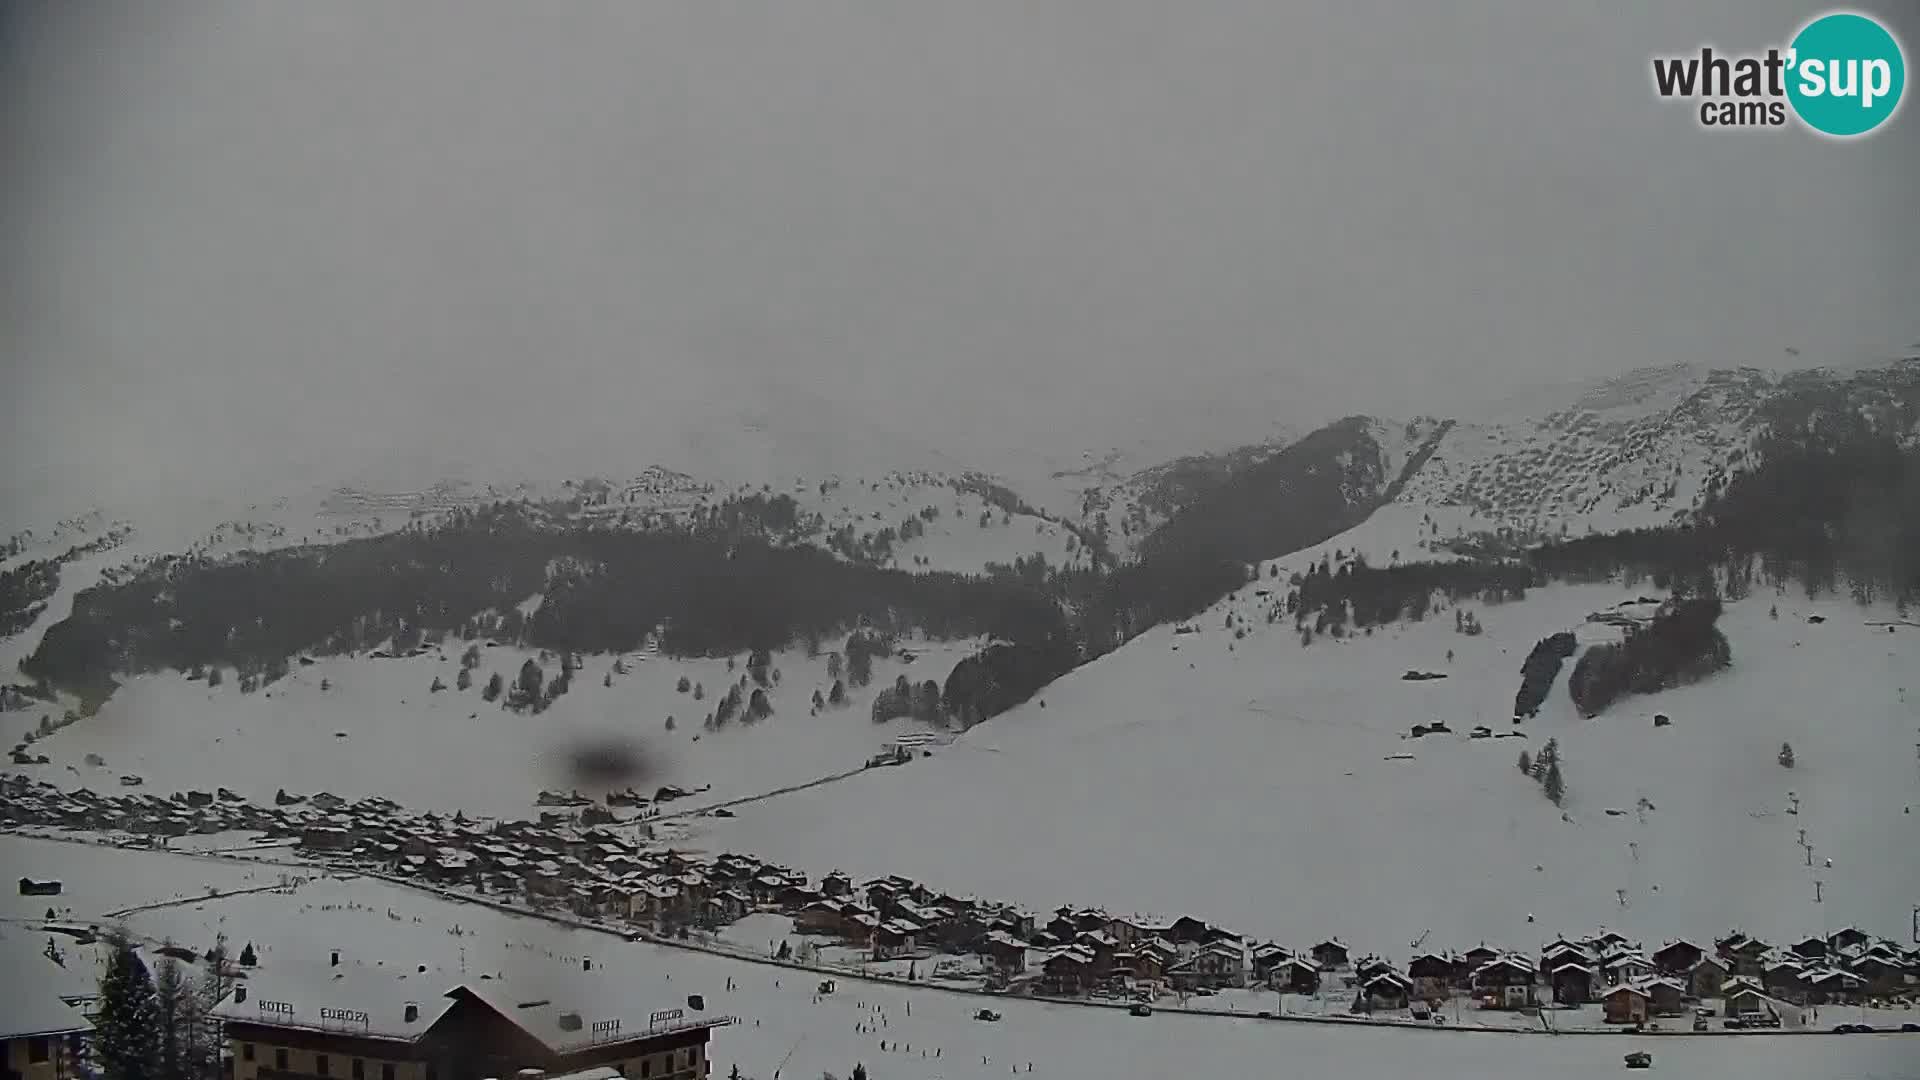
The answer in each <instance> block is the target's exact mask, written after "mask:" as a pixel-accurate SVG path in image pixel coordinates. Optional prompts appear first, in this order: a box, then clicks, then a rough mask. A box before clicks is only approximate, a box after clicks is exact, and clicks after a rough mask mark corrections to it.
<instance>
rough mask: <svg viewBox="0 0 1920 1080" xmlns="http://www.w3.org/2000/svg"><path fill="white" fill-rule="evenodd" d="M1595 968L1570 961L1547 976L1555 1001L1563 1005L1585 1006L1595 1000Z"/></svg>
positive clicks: (1576, 961)
mask: <svg viewBox="0 0 1920 1080" xmlns="http://www.w3.org/2000/svg"><path fill="white" fill-rule="evenodd" d="M1593 982H1594V978H1593V968H1591V967H1589V966H1587V965H1586V964H1583V963H1581V962H1580V961H1578V960H1568V961H1566V962H1565V963H1563V964H1561V965H1560V966H1559V967H1557V968H1554V969H1553V970H1552V971H1551V972H1549V973H1548V974H1547V984H1548V985H1549V986H1550V987H1552V989H1553V1000H1554V1001H1556V1002H1558V1003H1559V1004H1561V1005H1585V1004H1586V1003H1587V1002H1589V1001H1592V1000H1593Z"/></svg>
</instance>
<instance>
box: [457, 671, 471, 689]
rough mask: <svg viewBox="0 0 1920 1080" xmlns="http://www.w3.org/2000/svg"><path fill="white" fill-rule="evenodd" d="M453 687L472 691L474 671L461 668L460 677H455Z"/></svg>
mask: <svg viewBox="0 0 1920 1080" xmlns="http://www.w3.org/2000/svg"><path fill="white" fill-rule="evenodd" d="M453 686H454V689H456V690H467V689H470V688H472V686H473V671H472V669H470V668H461V669H460V674H458V675H455V676H454V677H453Z"/></svg>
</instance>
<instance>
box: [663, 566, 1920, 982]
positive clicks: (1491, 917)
mask: <svg viewBox="0 0 1920 1080" xmlns="http://www.w3.org/2000/svg"><path fill="white" fill-rule="evenodd" d="M1252 588H1253V587H1251V586H1250V587H1249V588H1248V589H1243V590H1242V593H1241V595H1240V597H1239V598H1237V599H1231V600H1229V601H1226V602H1224V603H1223V604H1222V605H1221V607H1220V608H1217V609H1215V610H1214V611H1212V612H1209V613H1208V614H1207V615H1205V616H1202V617H1200V618H1198V619H1195V620H1193V626H1195V627H1196V628H1197V632H1194V633H1187V634H1181V633H1177V632H1176V631H1175V629H1174V628H1172V627H1162V628H1158V629H1155V630H1153V631H1151V632H1149V633H1147V634H1145V635H1143V636H1142V637H1140V638H1139V639H1137V640H1135V641H1134V642H1132V643H1130V644H1128V645H1127V646H1125V647H1123V648H1121V649H1120V650H1117V651H1116V652H1114V653H1112V654H1110V655H1108V656H1106V657H1104V658H1102V659H1100V660H1098V661H1096V662H1094V663H1092V664H1090V665H1087V666H1086V667H1083V668H1081V669H1080V670H1078V671H1075V672H1073V673H1071V674H1069V675H1068V676H1066V677H1065V678H1063V679H1061V680H1060V681H1059V682H1057V683H1055V684H1054V685H1053V686H1052V687H1050V688H1048V689H1047V690H1046V691H1045V692H1044V693H1043V694H1042V695H1041V697H1040V698H1039V699H1036V700H1035V701H1033V702H1030V703H1028V704H1027V705H1025V706H1023V707H1021V708H1019V709H1016V710H1014V711H1012V712H1010V713H1007V714H1005V715H1003V716H1000V717H997V718H995V719H993V720H992V721H989V722H988V723H987V724H985V725H982V726H980V727H978V728H975V729H973V730H972V731H970V732H968V733H967V734H966V735H965V736H964V737H963V738H962V739H960V740H959V741H958V742H957V743H955V744H954V745H953V746H950V747H947V748H945V749H943V750H941V751H939V752H938V753H936V755H935V756H934V757H933V758H931V759H926V760H921V761H916V762H915V763H913V764H912V765H911V766H909V767H907V768H903V769H894V770H884V771H881V772H877V773H874V774H869V775H863V776H860V777H856V778H853V779H850V780H848V781H846V782H844V783H841V784H836V785H831V786H828V787H823V788H818V789H813V790H809V791H803V792H798V793H795V794H793V795H791V796H787V797H784V798H782V799H779V800H777V801H774V802H771V803H767V804H763V805H761V806H758V807H752V808H746V809H744V810H743V811H742V813H741V815H740V816H739V817H738V818H736V819H733V820H728V821H711V822H706V821H703V822H700V823H699V825H700V827H701V828H702V829H703V830H705V836H706V843H707V846H710V847H712V848H715V849H739V850H748V851H753V852H755V853H758V854H762V855H766V856H776V857H778V858H781V859H784V860H787V861H788V862H789V863H791V864H793V865H799V866H807V867H828V866H840V867H843V868H845V869H847V870H848V871H850V872H852V873H854V874H855V875H856V878H857V877H858V876H859V875H878V874H883V873H900V874H906V875H909V876H913V877H916V878H919V879H922V880H924V881H925V882H927V883H928V884H929V885H931V886H933V887H934V888H938V889H944V890H949V891H956V892H964V893H973V894H978V895H981V896H986V897H992V898H996V899H1004V900H1011V901H1015V902H1019V903H1024V904H1028V905H1031V906H1033V907H1035V908H1037V909H1043V910H1045V909H1051V908H1052V907H1053V906H1055V905H1058V904H1063V903H1072V904H1093V905H1104V906H1105V907H1106V908H1107V909H1108V910H1112V911H1120V912H1125V911H1129V910H1146V911H1155V912H1164V913H1178V912H1189V913H1192V914H1194V915H1197V916H1199V917H1202V918H1207V919H1211V920H1215V921H1218V922H1221V923H1224V924H1225V925H1228V926H1230V927H1233V928H1235V929H1237V930H1240V931H1242V932H1243V933H1247V934H1249V935H1252V936H1254V937H1256V938H1263V939H1277V940H1280V941H1281V942H1283V943H1285V944H1290V945H1293V946H1296V947H1304V946H1306V945H1309V944H1311V943H1313V942H1315V941H1318V940H1321V939H1323V938H1326V937H1329V936H1334V935H1339V936H1341V937H1343V938H1344V939H1345V940H1347V941H1349V942H1353V943H1355V945H1356V947H1357V948H1359V949H1362V950H1368V949H1371V950H1376V951H1380V952H1383V953H1386V954H1387V955H1390V956H1391V955H1395V954H1396V953H1399V952H1404V951H1405V949H1406V946H1407V945H1408V943H1409V942H1411V941H1413V940H1414V939H1416V938H1420V937H1422V936H1423V935H1429V944H1430V945H1431V946H1435V947H1442V948H1444V947H1456V948H1463V949H1464V948H1467V947H1471V946H1473V945H1475V944H1477V943H1479V942H1481V941H1487V942H1492V943H1495V944H1496V945H1503V946H1508V947H1517V948H1530V947H1532V946H1534V945H1536V944H1538V943H1539V942H1541V941H1544V940H1547V939H1550V938H1551V937H1553V936H1554V935H1555V934H1557V933H1576V932H1582V931H1587V930H1591V929H1592V928H1594V927H1596V926H1601V925H1606V926H1611V927H1614V928H1617V929H1620V930H1621V931H1622V932H1624V933H1627V934H1629V935H1630V936H1634V937H1636V938H1644V939H1647V940H1649V941H1654V942H1657V941H1660V940H1664V939H1668V938H1673V937H1677V936H1680V935H1690V936H1694V937H1696V938H1699V937H1705V936H1707V935H1710V934H1713V933H1714V932H1716V931H1724V930H1725V929H1727V928H1728V927H1730V926H1733V925H1739V926H1741V927H1743V928H1744V929H1746V930H1748V931H1749V932H1751V933H1755V934H1758V935H1761V936H1763V937H1772V938H1775V939H1780V938H1786V937H1789V936H1791V935H1796V934H1804V933H1809V932H1816V931H1821V930H1825V929H1836V928H1839V927H1841V926H1843V925H1845V924H1848V923H1856V924H1858V925H1860V926H1861V927H1862V928H1864V929H1867V930H1869V931H1870V932H1873V933H1879V934H1884V935H1890V936H1891V935H1899V936H1904V931H1905V930H1906V927H1907V922H1908V916H1909V914H1910V906H1911V905H1912V904H1914V903H1916V902H1920V863H1916V862H1915V861H1914V860H1913V859H1911V858H1909V857H1907V856H1906V854H1905V853H1907V852H1911V851H1913V850H1915V848H1916V844H1920V817H1915V816H1914V815H1913V814H1911V813H1908V812H1907V811H1908V809H1909V807H1910V806H1911V804H1913V803H1915V802H1920V762H1916V761H1915V760H1914V752H1915V743H1916V742H1917V741H1920V737H1917V736H1916V728H1917V726H1920V698H1916V697H1915V692H1920V685H1916V686H1911V687H1910V686H1909V682H1910V681H1911V680H1912V678H1913V676H1912V674H1911V673H1912V672H1914V671H1920V630H1914V629H1912V628H1905V627H1903V628H1900V629H1899V631H1898V632H1897V633H1889V632H1888V631H1887V630H1886V629H1885V628H1884V627H1869V626H1865V625H1863V619H1866V618H1886V617H1889V615H1890V613H1888V612H1882V611H1872V610H1862V609H1859V608H1856V607H1854V606H1852V605H1850V604H1846V603H1832V602H1824V603H1820V604H1808V603H1806V602H1805V601H1804V600H1803V599H1802V598H1800V597H1797V596H1786V597H1775V596H1772V595H1771V594H1760V595H1756V596H1754V597H1752V598H1751V599H1748V600H1746V601H1744V602H1741V603H1736V604H1732V605H1730V606H1729V609H1728V612H1727V614H1726V616H1725V617H1724V618H1723V619H1722V624H1721V625H1722V629H1723V630H1724V631H1725V633H1726V635H1727V637H1728V638H1729V639H1730V641H1731V643H1732V648H1733V655H1734V667H1733V669H1732V670H1730V671H1727V672H1723V673H1721V674H1720V675H1719V676H1717V677H1715V678H1713V679H1711V680H1709V681H1707V682H1704V683H1701V684H1698V685H1695V686H1692V687H1687V688H1683V689H1677V690H1673V691H1669V692H1666V693H1663V694H1659V695H1655V696H1649V697H1635V698H1627V699H1623V700H1622V701H1621V702H1619V703H1618V704H1616V705H1615V706H1614V708H1613V709H1612V710H1611V711H1609V712H1608V713H1607V714H1605V715H1604V716H1602V717H1600V718H1597V719H1593V720H1583V719H1580V718H1579V717H1578V716H1577V715H1576V713H1575V711H1574V709H1573V708H1572V705H1571V702H1570V701H1569V700H1568V698H1567V695H1566V692H1565V681H1566V674H1567V672H1568V671H1570V670H1571V662H1570V663H1569V665H1568V666H1566V667H1564V668H1563V669H1562V673H1561V675H1560V679H1559V681H1558V682H1557V683H1556V686H1555V689H1554V692H1553V694H1552V696H1551V697H1550V698H1549V701H1548V703H1547V706H1546V708H1545V709H1544V710H1543V711H1542V713H1541V714H1540V716H1539V717H1538V718H1537V719H1535V720H1533V721H1530V722H1528V723H1527V724H1526V725H1524V728H1523V730H1525V731H1526V732H1527V733H1528V735H1529V738H1527V739H1526V740H1524V741H1523V740H1520V739H1485V740H1473V739H1469V738H1468V737H1467V732H1468V730H1469V729H1470V728H1471V727H1473V726H1474V725H1475V724H1482V723H1484V724H1488V725H1490V726H1492V727H1494V728H1495V729H1496V730H1504V729H1506V728H1508V727H1509V726H1510V724H1509V718H1510V715H1511V711H1512V703H1513V696H1514V692H1515V690H1516V689H1517V688H1518V685H1519V668H1520V663H1521V660H1522V659H1523V658H1524V657H1525V655H1526V653H1527V651H1528V649H1529V648H1531V646H1532V645H1533V643H1534V642H1535V641H1536V640H1537V639H1539V638H1541V637H1544V636H1546V635H1548V634H1551V633H1553V632H1556V631H1559V630H1563V629H1576V628H1578V631H1579V633H1580V636H1581V637H1582V640H1583V642H1590V641H1593V640H1600V639H1602V638H1604V637H1608V636H1611V634H1613V633H1614V631H1612V630H1611V629H1610V628H1603V627H1599V626H1593V625H1588V624H1586V622H1585V620H1586V616H1587V615H1588V613H1590V612H1595V611H1598V610H1601V609H1605V608H1608V607H1611V606H1612V605H1614V604H1616V603H1618V602H1620V601H1623V600H1628V599H1631V598H1632V597H1634V595H1635V592H1634V591H1633V590H1628V589H1624V588H1619V587H1605V586H1580V587H1574V586H1559V587H1552V588H1546V589H1540V590H1535V591H1534V592H1533V593H1532V594H1530V596H1529V597H1528V599H1526V600H1525V601H1521V602H1517V603H1512V604H1507V605H1502V606H1497V607H1486V608H1482V607H1479V606H1478V605H1473V608H1474V610H1475V612H1476V614H1477V615H1478V617H1479V618H1480V620H1481V622H1482V623H1483V624H1484V625H1485V627H1486V632H1485V633H1484V634H1483V635H1481V636H1479V637H1468V636H1464V635H1461V634H1458V633H1456V632H1455V631H1454V627H1453V620H1452V618H1451V617H1450V616H1449V615H1448V614H1447V613H1446V612H1445V611H1442V612H1440V613H1438V614H1437V615H1436V616H1434V617H1430V618H1429V619H1427V620H1426V621H1425V622H1422V623H1414V624H1402V625H1397V626H1393V627H1388V628H1382V629H1378V630H1376V631H1375V633H1374V634H1373V635H1371V636H1364V637H1358V638H1349V639H1346V640H1333V639H1327V638H1321V639H1319V640H1317V641H1316V642H1315V643H1314V644H1313V645H1312V646H1311V647H1310V648H1304V649H1303V648H1302V647H1301V645H1300V644H1299V639H1298V638H1297V637H1296V636H1295V635H1294V633H1293V632H1292V630H1291V625H1290V623H1288V622H1286V621H1282V622H1281V623H1280V624H1278V625H1276V626H1271V627H1269V626H1266V625H1265V624H1264V622H1263V621H1262V619H1261V617H1260V616H1259V610H1260V609H1259V607H1258V606H1257V604H1256V603H1255V602H1254V598H1253V597H1251V596H1250V595H1249V594H1250V593H1251V591H1252ZM1775 603H1777V604H1778V605H1779V609H1780V616H1779V618H1778V619H1777V620H1776V619H1772V618H1769V617H1768V608H1769V605H1770V604H1775ZM1236 606H1237V607H1238V608H1239V610H1240V611H1241V613H1242V614H1244V615H1247V616H1248V618H1247V623H1248V624H1249V630H1250V634H1249V636H1248V637H1247V638H1245V639H1243V640H1239V641H1236V640H1235V639H1234V637H1233V633H1232V631H1229V630H1226V629H1224V628H1223V626H1222V623H1223V619H1224V615H1223V612H1224V611H1225V610H1232V609H1234V608H1235V607H1236ZM1815 611H1818V612H1822V613H1824V614H1825V615H1826V616H1827V617H1828V621H1827V622H1825V623H1824V624H1823V625H1817V626H1816V625H1811V624H1809V623H1807V622H1806V620H1805V616H1806V615H1807V614H1808V613H1811V612H1815ZM1448 650H1453V652H1454V658H1453V660H1452V661H1451V662H1449V661H1448V659H1447V652H1448ZM1415 668H1418V669H1422V670H1426V671H1436V672H1444V673H1446V674H1447V676H1448V677H1447V678H1445V679H1441V680H1434V681H1422V682H1409V681H1403V680H1402V679H1401V678H1400V676H1401V674H1402V673H1403V672H1405V671H1407V670H1409V669H1415ZM1656 711H1657V712H1664V713H1668V714H1670V715H1671V716H1672V718H1673V724H1672V726H1670V727H1665V728H1659V729H1656V728H1654V727H1653V726H1652V724H1651V721H1650V717H1651V714H1652V713H1654V712H1656ZM1435 720H1444V721H1446V722H1447V723H1448V724H1449V725H1450V726H1451V727H1452V728H1453V732H1454V733H1453V734H1450V735H1437V736H1429V737H1426V738H1422V739H1406V738H1403V735H1405V734H1406V733H1407V731H1408V729H1409V727H1410V726H1411V725H1413V724H1415V723H1422V724H1425V723H1430V722H1432V721H1435ZM1548 737H1554V738H1557V739H1558V740H1559V744H1560V750H1561V760H1562V763H1563V772H1564V775H1565V779H1566V785H1567V798H1566V802H1565V815H1566V816H1565V818H1564V819H1563V817H1562V811H1561V809H1559V808H1556V807H1555V806H1553V805H1552V804H1551V803H1550V802H1549V801H1548V800H1547V799H1546V798H1545V796H1544V795H1543V794H1542V792H1541V789H1540V787H1539V785H1538V784H1536V783H1534V782H1533V781H1532V780H1530V779H1529V778H1527V777H1526V776H1524V775H1522V774H1521V773H1520V772H1519V771H1518V770H1517V769H1516V768H1515V763H1516V758H1517V756H1518V754H1519V751H1520V749H1521V748H1522V747H1526V748H1528V749H1529V750H1530V751H1532V752H1537V751H1538V749H1539V747H1540V745H1541V744H1542V743H1543V742H1544V740H1545V739H1546V738H1548ZM1783 740H1790V741H1791V742H1792V744H1793V746H1794V748H1795V750H1796V752H1797V754H1798V761H1799V764H1798V768H1796V769H1794V770H1793V771H1791V772H1789V771H1787V770H1785V769H1783V768H1781V767H1780V765H1779V764H1778V763H1777V762H1776V760H1775V758H1776V754H1777V751H1778V749H1779V747H1780V744H1781V742H1782V741H1783ZM1398 755H1410V759H1396V757H1397V756H1398ZM1789 792H1793V793H1795V794H1797V796H1798V798H1799V813H1798V814H1797V815H1793V814H1789V813H1788V810H1789V807H1790V806H1791V805H1792V803H1791V800H1790V798H1789ZM1643 798H1644V799H1646V800H1647V801H1648V802H1649V803H1650V804H1651V806H1652V807H1653V809H1651V810H1647V811H1645V812H1644V814H1642V813H1641V812H1640V811H1639V809H1638V807H1639V803H1640V800H1641V799H1643ZM1609 810H1619V811H1623V813H1621V814H1619V815H1614V814H1610V813H1608V811H1609ZM1801 828H1804V829H1806V831H1807V839H1808V841H1809V842H1810V843H1812V844H1813V845H1814V850H1813V855H1815V856H1817V859H1816V862H1815V866H1814V867H1811V868H1810V867H1808V866H1806V865H1805V862H1806V852H1805V851H1804V850H1803V849H1802V848H1801V847H1800V846H1799V845H1798V830H1799V829H1801ZM1828 858H1831V859H1832V860H1833V867H1832V868H1831V869H1827V868H1825V866H1824V862H1825V860H1826V859H1828ZM1816 879H1818V880H1820V881H1821V882H1822V884H1821V889H1822V890H1823V892H1822V902H1821V903H1819V904H1815V903H1814V897H1815V885H1814V882H1815V880H1816ZM1622 890H1624V895H1625V900H1626V903H1625V906H1622V904H1621V901H1620V891H1622ZM1530 915H1531V916H1533V919H1534V921H1532V922H1529V916H1530ZM1400 958H1401V959H1403V960H1404V959H1405V958H1406V957H1405V956H1401V957H1400Z"/></svg>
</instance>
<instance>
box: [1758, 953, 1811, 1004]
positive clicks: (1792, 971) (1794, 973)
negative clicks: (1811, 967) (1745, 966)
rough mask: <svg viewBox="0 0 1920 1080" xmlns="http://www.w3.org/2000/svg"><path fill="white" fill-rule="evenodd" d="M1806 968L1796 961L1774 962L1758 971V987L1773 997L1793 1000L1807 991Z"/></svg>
mask: <svg viewBox="0 0 1920 1080" xmlns="http://www.w3.org/2000/svg"><path fill="white" fill-rule="evenodd" d="M1805 971H1806V968H1805V967H1804V966H1802V965H1801V963H1800V962H1799V961H1798V960H1774V961H1771V962H1769V963H1768V964H1767V965H1766V966H1765V967H1764V968H1762V969H1761V971H1760V985H1761V986H1763V987H1766V990H1767V993H1769V994H1772V995H1773V996H1775V997H1784V998H1795V997H1798V996H1800V994H1801V993H1803V992H1804V991H1805V990H1806V989H1807V985H1806V981H1805V979H1804V977H1803V976H1804V973H1805Z"/></svg>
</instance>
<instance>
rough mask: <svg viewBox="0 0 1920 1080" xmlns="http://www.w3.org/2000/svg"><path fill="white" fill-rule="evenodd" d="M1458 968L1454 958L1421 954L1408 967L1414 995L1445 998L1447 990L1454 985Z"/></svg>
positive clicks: (1437, 954) (1435, 954)
mask: <svg viewBox="0 0 1920 1080" xmlns="http://www.w3.org/2000/svg"><path fill="white" fill-rule="evenodd" d="M1456 967H1457V966H1456V965H1455V963H1454V961H1453V958H1452V957H1449V956H1442V955H1440V954H1439V953H1421V954H1420V955H1419V956H1416V957H1414V958H1413V961H1412V962H1411V963H1409V964H1408V965H1407V977H1408V978H1410V979H1412V980H1413V990H1414V993H1415V994H1417V995H1419V996H1420V997H1423V998H1437V997H1445V996H1446V994H1447V988H1448V987H1449V986H1451V985H1452V984H1453V979H1454V975H1455V974H1456Z"/></svg>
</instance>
